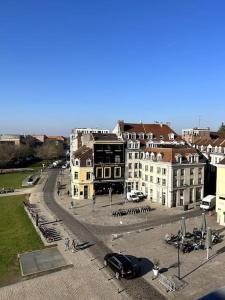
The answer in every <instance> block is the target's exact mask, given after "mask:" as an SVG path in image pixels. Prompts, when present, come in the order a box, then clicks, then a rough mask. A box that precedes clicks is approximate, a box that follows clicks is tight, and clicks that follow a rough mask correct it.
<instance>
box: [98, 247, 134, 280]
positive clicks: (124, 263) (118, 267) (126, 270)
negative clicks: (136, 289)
mask: <svg viewBox="0 0 225 300" xmlns="http://www.w3.org/2000/svg"><path fill="white" fill-rule="evenodd" d="M104 265H105V266H109V267H110V268H111V269H112V270H113V271H114V272H115V275H116V279H119V278H121V277H127V278H128V277H135V275H137V266H136V264H134V263H133V262H132V261H131V260H130V259H129V257H127V256H126V255H122V254H119V253H109V254H106V256H105V257H104Z"/></svg>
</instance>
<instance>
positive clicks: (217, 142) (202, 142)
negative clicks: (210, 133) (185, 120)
mask: <svg viewBox="0 0 225 300" xmlns="http://www.w3.org/2000/svg"><path fill="white" fill-rule="evenodd" d="M194 144H195V145H198V146H208V145H211V146H212V147H216V146H217V147H219V146H221V147H225V138H216V139H212V138H210V139H207V138H199V139H197V140H196V141H195V143H194Z"/></svg>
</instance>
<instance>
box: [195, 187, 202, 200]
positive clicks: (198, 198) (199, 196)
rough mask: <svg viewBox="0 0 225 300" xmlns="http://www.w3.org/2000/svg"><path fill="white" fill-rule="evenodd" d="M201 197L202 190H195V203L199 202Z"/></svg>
mask: <svg viewBox="0 0 225 300" xmlns="http://www.w3.org/2000/svg"><path fill="white" fill-rule="evenodd" d="M201 195H202V188H197V189H196V201H200V200H201Z"/></svg>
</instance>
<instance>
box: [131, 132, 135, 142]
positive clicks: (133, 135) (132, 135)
mask: <svg viewBox="0 0 225 300" xmlns="http://www.w3.org/2000/svg"><path fill="white" fill-rule="evenodd" d="M131 138H132V140H135V139H136V133H135V132H132V133H131Z"/></svg>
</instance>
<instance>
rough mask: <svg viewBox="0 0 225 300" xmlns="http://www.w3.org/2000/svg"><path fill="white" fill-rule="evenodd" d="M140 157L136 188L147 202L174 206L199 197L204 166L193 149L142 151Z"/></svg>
mask: <svg viewBox="0 0 225 300" xmlns="http://www.w3.org/2000/svg"><path fill="white" fill-rule="evenodd" d="M140 155H141V158H140V162H139V168H140V171H139V172H140V175H141V176H140V182H139V186H140V189H141V190H142V191H143V192H144V193H146V194H147V197H148V199H149V200H150V201H151V202H157V203H160V204H162V205H165V206H167V207H176V206H184V205H187V204H192V203H196V202H199V201H200V200H201V199H202V198H203V193H204V166H205V163H204V161H200V157H199V155H198V153H197V151H196V150H194V149H191V148H182V147H169V148H160V147H158V148H146V149H145V151H144V152H141V153H140Z"/></svg>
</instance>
